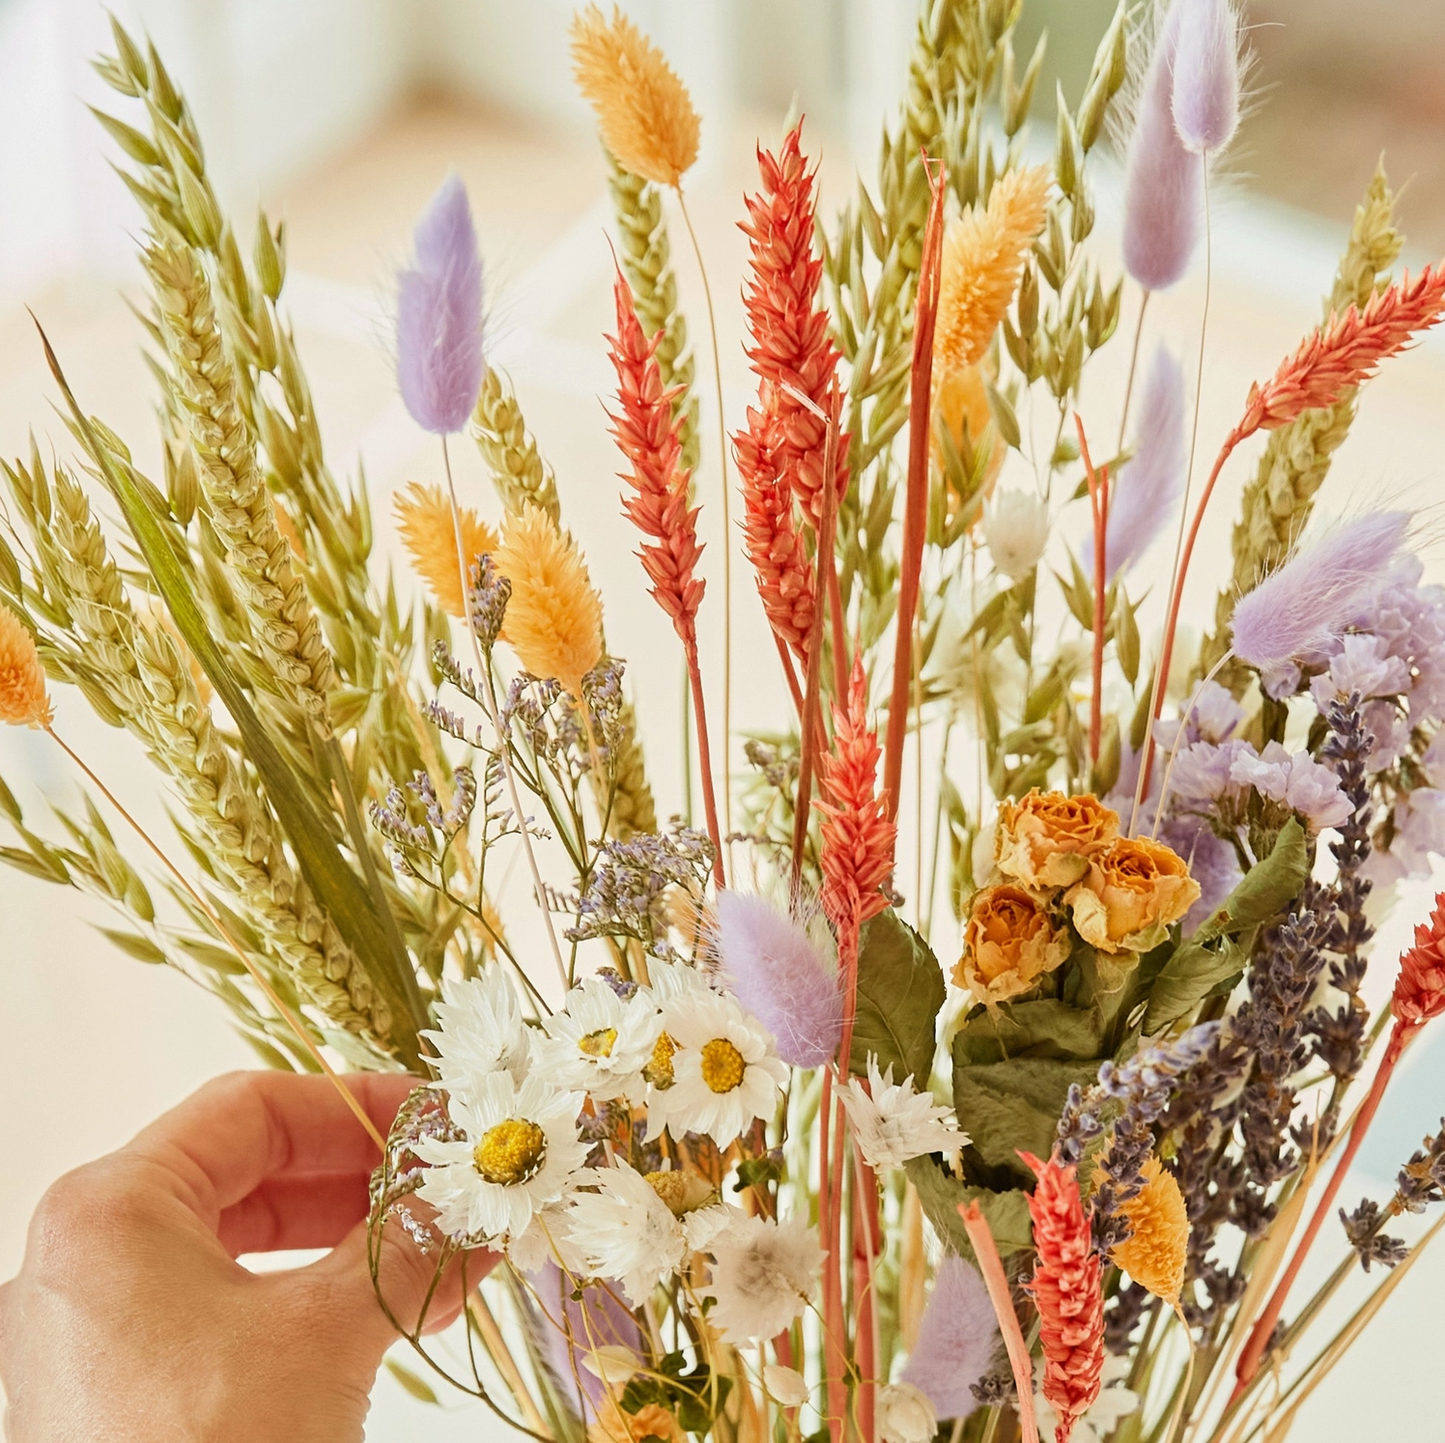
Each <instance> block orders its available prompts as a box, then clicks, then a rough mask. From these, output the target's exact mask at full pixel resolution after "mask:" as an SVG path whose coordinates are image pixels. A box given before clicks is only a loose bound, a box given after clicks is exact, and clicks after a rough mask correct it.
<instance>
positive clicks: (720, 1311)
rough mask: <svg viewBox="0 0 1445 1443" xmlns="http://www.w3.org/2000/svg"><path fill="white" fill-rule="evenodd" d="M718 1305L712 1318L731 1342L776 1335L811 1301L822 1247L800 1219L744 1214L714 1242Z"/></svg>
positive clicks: (712, 1287)
mask: <svg viewBox="0 0 1445 1443" xmlns="http://www.w3.org/2000/svg"><path fill="white" fill-rule="evenodd" d="M712 1255H713V1258H714V1262H713V1268H712V1281H711V1282H710V1283H709V1284H708V1287H707V1293H708V1294H709V1295H710V1296H711V1297H713V1298H715V1299H716V1300H717V1301H716V1306H715V1307H714V1308H713V1309H712V1311H711V1312H710V1313H709V1314H708V1320H709V1321H710V1322H711V1323H712V1325H713V1326H714V1327H715V1328H717V1329H718V1331H719V1332H720V1333H721V1334H722V1337H723V1340H724V1341H725V1342H729V1343H748V1342H751V1341H753V1340H754V1339H756V1338H773V1337H776V1336H777V1335H778V1334H779V1333H781V1332H782V1331H783V1329H784V1328H786V1327H787V1326H788V1324H789V1323H791V1322H792V1321H793V1319H794V1318H796V1317H797V1316H798V1314H799V1313H801V1312H802V1311H803V1309H804V1308H805V1307H806V1306H807V1305H808V1303H809V1302H810V1301H811V1300H812V1297H813V1293H814V1290H815V1289H816V1286H817V1277H818V1272H819V1269H820V1268H821V1267H822V1265H823V1250H822V1248H820V1247H819V1245H818V1239H817V1237H816V1235H815V1234H814V1232H813V1230H812V1229H811V1228H809V1227H808V1225H807V1224H806V1223H805V1222H803V1221H802V1220H801V1219H800V1218H793V1219H790V1220H789V1221H788V1222H785V1223H776V1222H772V1221H770V1220H768V1219H765V1218H759V1217H740V1218H738V1219H737V1221H735V1222H734V1223H733V1224H732V1226H731V1227H729V1228H728V1230H727V1231H726V1232H725V1233H723V1235H722V1236H721V1237H720V1238H718V1239H717V1240H716V1241H715V1242H714V1243H713V1245H712Z"/></svg>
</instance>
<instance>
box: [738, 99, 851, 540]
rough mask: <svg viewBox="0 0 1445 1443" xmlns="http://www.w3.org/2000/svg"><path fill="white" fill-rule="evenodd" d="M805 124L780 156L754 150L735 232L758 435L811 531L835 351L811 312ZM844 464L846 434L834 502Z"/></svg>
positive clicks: (815, 273) (821, 318)
mask: <svg viewBox="0 0 1445 1443" xmlns="http://www.w3.org/2000/svg"><path fill="white" fill-rule="evenodd" d="M802 127H803V123H802V121H801V120H800V121H799V122H798V124H797V125H795V126H794V127H793V128H792V130H790V131H789V132H788V134H787V136H786V138H785V139H784V141H783V144H782V147H781V149H780V150H779V152H778V154H777V155H773V154H771V153H770V152H768V151H766V150H764V149H763V148H762V147H761V146H759V147H758V169H759V171H760V172H761V175H762V182H763V188H762V190H761V191H760V192H759V193H758V194H757V195H754V196H751V197H749V198H748V201H747V207H748V219H747V220H746V221H745V222H743V223H742V225H741V228H742V231H743V233H744V234H745V235H746V236H747V237H748V242H749V249H750V251H751V259H752V274H751V276H750V277H749V280H748V284H747V287H746V290H745V291H744V294H743V301H744V304H745V306H746V308H747V317H748V330H749V332H750V334H751V336H752V344H751V345H750V346H749V347H748V359H749V360H750V361H751V362H752V366H753V370H754V371H755V372H756V373H757V375H758V376H759V378H760V379H761V381H762V383H763V384H762V386H761V388H760V399H761V402H762V405H761V409H760V412H759V415H760V417H762V418H764V419H765V420H769V421H775V422H776V430H775V431H773V430H771V429H767V430H763V431H761V432H760V433H758V434H759V439H767V440H768V441H769V444H770V445H771V446H772V447H773V449H774V450H775V453H776V455H777V457H778V460H779V462H780V463H781V465H780V470H781V474H782V475H783V477H784V478H785V479H786V481H787V484H788V488H789V493H790V495H791V496H792V498H793V499H795V500H796V501H797V502H798V503H799V504H800V505H801V506H802V507H803V510H804V511H805V512H806V513H807V515H808V518H809V520H810V521H811V522H812V523H813V525H814V527H816V526H817V524H818V520H819V518H820V517H821V515H822V510H823V507H822V489H823V479H824V478H823V469H824V466H825V464H826V462H825V458H824V451H825V449H826V441H827V433H828V427H827V423H826V422H825V421H824V419H823V417H824V416H826V415H828V414H829V410H828V407H829V392H830V390H831V387H832V384H833V377H834V374H835V372H836V371H837V367H838V352H837V350H836V349H835V348H834V346H833V342H832V341H831V340H830V339H829V336H828V316H827V313H826V312H825V311H823V310H822V309H821V308H819V306H818V286H819V282H820V281H821V279H822V275H823V262H822V260H821V259H820V258H819V257H818V255H817V254H816V253H815V252H814V249H813V229H814V206H815V200H814V193H813V172H812V171H811V170H809V168H808V164H807V161H806V159H805V158H804V156H803V153H802V148H801V135H802ZM785 386H792V387H794V388H795V389H797V390H798V391H800V392H801V393H802V394H803V395H804V396H806V397H808V398H809V399H810V400H811V401H812V402H813V404H814V406H816V407H817V408H818V409H817V410H816V411H815V410H813V409H811V408H809V407H808V406H805V405H803V404H802V403H801V402H800V401H798V400H797V399H795V398H794V397H792V396H790V395H789V394H788V392H787V391H786V390H785V389H784V387H785ZM819 412H821V413H822V415H821V416H820V415H819ZM749 429H750V430H752V429H753V427H752V418H751V416H750V417H749ZM739 439H741V438H739ZM847 458H848V437H847V435H846V434H845V435H843V436H841V437H840V438H839V443H838V445H837V446H836V447H835V448H834V460H833V472H834V478H833V479H834V484H835V485H836V486H837V487H838V490H839V495H840V496H841V494H842V492H843V490H844V489H845V488H846V487H847V484H848V459H847Z"/></svg>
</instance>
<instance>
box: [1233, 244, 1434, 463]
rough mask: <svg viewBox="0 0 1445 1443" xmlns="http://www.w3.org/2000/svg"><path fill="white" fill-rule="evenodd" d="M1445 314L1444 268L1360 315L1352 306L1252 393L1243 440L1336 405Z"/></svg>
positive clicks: (1383, 296)
mask: <svg viewBox="0 0 1445 1443" xmlns="http://www.w3.org/2000/svg"><path fill="white" fill-rule="evenodd" d="M1442 315H1445V264H1442V265H1441V266H1438V267H1436V268H1434V269H1432V268H1431V267H1430V266H1426V267H1425V269H1424V270H1423V271H1421V272H1420V274H1419V275H1418V276H1416V278H1415V279H1414V280H1413V281H1412V280H1411V279H1410V278H1409V277H1408V276H1406V277H1404V278H1403V279H1401V280H1400V281H1398V282H1396V284H1395V285H1393V286H1391V287H1390V288H1389V289H1388V290H1384V291H1381V292H1380V293H1379V294H1378V295H1375V296H1372V297H1371V298H1370V300H1369V302H1368V303H1367V304H1366V306H1365V309H1364V310H1363V311H1361V310H1360V309H1359V308H1358V307H1356V306H1351V307H1350V308H1349V310H1347V311H1345V312H1344V313H1343V314H1342V315H1332V316H1331V317H1330V318H1329V320H1328V321H1326V322H1325V324H1324V325H1323V326H1321V327H1320V328H1319V329H1318V330H1316V331H1314V332H1312V333H1311V334H1310V335H1309V336H1308V337H1306V339H1305V341H1304V342H1303V344H1302V345H1301V346H1300V347H1299V349H1298V350H1297V351H1295V353H1294V354H1293V355H1292V356H1290V357H1289V358H1288V359H1287V360H1286V361H1285V362H1284V364H1283V365H1282V366H1280V368H1279V370H1278V371H1276V372H1275V373H1274V375H1273V377H1271V378H1270V380H1268V381H1266V382H1265V383H1264V385H1262V386H1261V385H1258V384H1256V385H1254V386H1252V387H1251V388H1250V392H1249V399H1248V401H1247V402H1246V403H1245V412H1244V418H1243V420H1242V421H1241V422H1240V430H1241V432H1242V434H1243V435H1246V436H1247V435H1250V434H1252V433H1253V432H1255V431H1257V430H1260V429H1261V428H1263V429H1268V430H1273V429H1274V428H1275V427H1278V426H1285V425H1288V424H1289V423H1290V422H1291V421H1293V420H1294V419H1295V417H1296V416H1298V415H1299V414H1300V413H1301V412H1303V411H1311V410H1315V409H1317V408H1319V407H1322V406H1332V405H1334V403H1335V402H1336V401H1338V400H1339V398H1340V396H1341V394H1342V393H1343V392H1344V391H1346V390H1349V389H1351V388H1353V387H1355V386H1358V385H1359V384H1360V383H1361V382H1362V381H1367V380H1368V379H1369V378H1370V377H1371V376H1373V375H1374V374H1375V368H1376V367H1377V366H1378V365H1379V364H1380V362H1381V361H1383V360H1385V359H1386V358H1387V357H1389V356H1392V355H1394V353H1395V352H1396V351H1399V350H1401V349H1403V348H1404V346H1405V345H1406V344H1407V343H1408V342H1409V341H1410V339H1411V338H1412V337H1413V336H1414V334H1415V332H1417V331H1421V330H1425V329H1427V328H1428V327H1430V326H1433V325H1436V324H1437V323H1438V322H1439V321H1440V320H1441V318H1442Z"/></svg>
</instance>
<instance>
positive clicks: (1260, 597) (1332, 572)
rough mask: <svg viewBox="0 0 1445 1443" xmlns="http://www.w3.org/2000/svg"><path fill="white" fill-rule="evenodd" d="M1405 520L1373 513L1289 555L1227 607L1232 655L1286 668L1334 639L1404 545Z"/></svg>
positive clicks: (1256, 664) (1254, 663) (1397, 515)
mask: <svg viewBox="0 0 1445 1443" xmlns="http://www.w3.org/2000/svg"><path fill="white" fill-rule="evenodd" d="M1409 525H1410V515H1409V513H1408V512H1405V511H1375V512H1371V513H1370V514H1369V515H1367V516H1361V517H1358V518H1357V519H1356V520H1354V521H1350V522H1347V523H1345V524H1344V525H1343V526H1339V527H1337V528H1336V529H1335V530H1333V531H1331V532H1330V533H1329V534H1328V535H1326V536H1322V537H1321V538H1320V539H1319V540H1318V541H1316V542H1315V543H1314V545H1312V546H1307V547H1304V548H1303V549H1302V550H1300V551H1297V552H1296V553H1295V554H1294V556H1292V557H1291V558H1290V559H1289V560H1288V561H1287V562H1285V564H1284V565H1283V566H1281V567H1280V568H1279V570H1278V571H1276V572H1274V573H1273V574H1272V575H1270V576H1267V577H1266V578H1265V579H1264V580H1263V581H1261V582H1260V584H1259V585H1258V586H1256V587H1255V588H1254V590H1253V591H1251V592H1249V593H1248V594H1247V595H1246V596H1244V597H1241V598H1240V600H1239V602H1238V604H1237V605H1236V606H1235V608H1234V618H1233V628H1234V654H1235V655H1236V656H1238V657H1239V658H1240V659H1241V660H1242V661H1245V662H1247V663H1248V664H1249V665H1250V666H1253V667H1258V668H1259V669H1260V670H1261V671H1265V672H1267V671H1270V670H1273V669H1280V668H1287V667H1290V666H1292V665H1293V664H1294V663H1296V662H1297V661H1298V660H1299V659H1300V658H1301V657H1307V656H1309V655H1310V654H1311V653H1314V652H1318V651H1320V650H1322V649H1323V648H1324V647H1326V646H1327V645H1328V644H1330V643H1332V642H1334V641H1336V640H1337V639H1338V638H1339V637H1340V636H1341V635H1342V634H1343V633H1344V631H1345V629H1346V628H1347V627H1348V626H1349V625H1350V623H1351V621H1352V619H1353V618H1354V616H1355V615H1356V613H1357V612H1358V611H1359V610H1360V608H1361V607H1362V606H1363V605H1364V604H1365V602H1366V599H1367V597H1368V596H1369V593H1370V590H1371V588H1372V587H1378V586H1379V582H1380V576H1381V574H1382V573H1383V572H1384V571H1385V569H1386V568H1387V567H1388V566H1389V564H1390V562H1391V561H1393V560H1394V558H1395V555H1396V553H1397V552H1398V551H1399V550H1400V547H1401V545H1402V544H1403V543H1404V540H1405V532H1406V530H1407V529H1408V527H1409Z"/></svg>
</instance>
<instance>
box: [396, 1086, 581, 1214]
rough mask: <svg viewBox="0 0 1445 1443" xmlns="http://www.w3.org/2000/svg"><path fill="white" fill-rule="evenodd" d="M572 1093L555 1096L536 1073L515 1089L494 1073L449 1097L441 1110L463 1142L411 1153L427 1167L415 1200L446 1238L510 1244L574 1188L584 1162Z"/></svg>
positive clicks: (423, 1146) (430, 1144)
mask: <svg viewBox="0 0 1445 1443" xmlns="http://www.w3.org/2000/svg"><path fill="white" fill-rule="evenodd" d="M582 1102H583V1098H582V1095H581V1094H580V1093H576V1092H558V1091H557V1090H556V1089H555V1088H552V1087H549V1086H548V1085H547V1084H546V1083H545V1082H544V1081H542V1079H541V1078H540V1077H538V1076H537V1075H536V1074H533V1075H532V1076H530V1077H528V1078H527V1079H526V1080H525V1081H524V1082H523V1083H522V1084H521V1086H520V1087H519V1086H518V1085H517V1084H516V1083H515V1082H514V1081H513V1080H512V1076H511V1074H510V1073H508V1072H493V1073H490V1074H488V1075H487V1076H485V1077H480V1078H478V1079H477V1080H476V1082H475V1085H474V1086H472V1087H470V1088H468V1089H466V1090H459V1091H457V1092H453V1093H451V1094H450V1096H449V1101H448V1111H449V1112H450V1114H451V1119H452V1121H453V1122H454V1123H455V1124H456V1125H457V1126H458V1127H459V1128H461V1130H462V1132H463V1133H464V1134H465V1140H464V1141H459V1142H442V1141H440V1140H438V1139H434V1138H426V1139H423V1140H422V1141H420V1142H418V1143H417V1144H416V1147H415V1152H416V1155H417V1156H418V1157H419V1158H421V1160H422V1161H423V1162H426V1163H430V1164H431V1167H430V1170H429V1171H428V1172H427V1175H426V1179H425V1180H424V1181H423V1183H422V1185H421V1187H420V1188H419V1189H418V1196H420V1197H421V1199H422V1200H423V1201H424V1202H428V1203H430V1204H431V1205H432V1206H433V1207H434V1208H436V1210H437V1225H438V1226H439V1227H440V1228H441V1229H442V1231H443V1232H445V1233H447V1234H448V1235H450V1236H452V1237H457V1238H461V1237H466V1238H475V1239H476V1240H478V1241H479V1242H490V1243H510V1242H513V1241H516V1240H517V1239H520V1238H521V1237H522V1236H523V1234H525V1233H526V1231H527V1229H528V1228H529V1227H530V1226H531V1223H532V1219H533V1218H534V1217H536V1216H537V1215H538V1214H539V1213H541V1212H542V1211H543V1210H544V1209H545V1208H547V1207H548V1206H549V1205H550V1204H554V1203H558V1202H560V1201H561V1200H562V1199H563V1198H564V1197H565V1196H566V1195H567V1193H568V1192H570V1191H571V1189H572V1188H573V1187H574V1186H575V1185H576V1179H577V1172H578V1169H580V1168H581V1166H582V1164H583V1162H584V1161H585V1160H586V1157H587V1144H586V1143H584V1142H581V1141H579V1139H578V1137H577V1113H578V1110H579V1109H580V1108H581V1106H582Z"/></svg>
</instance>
